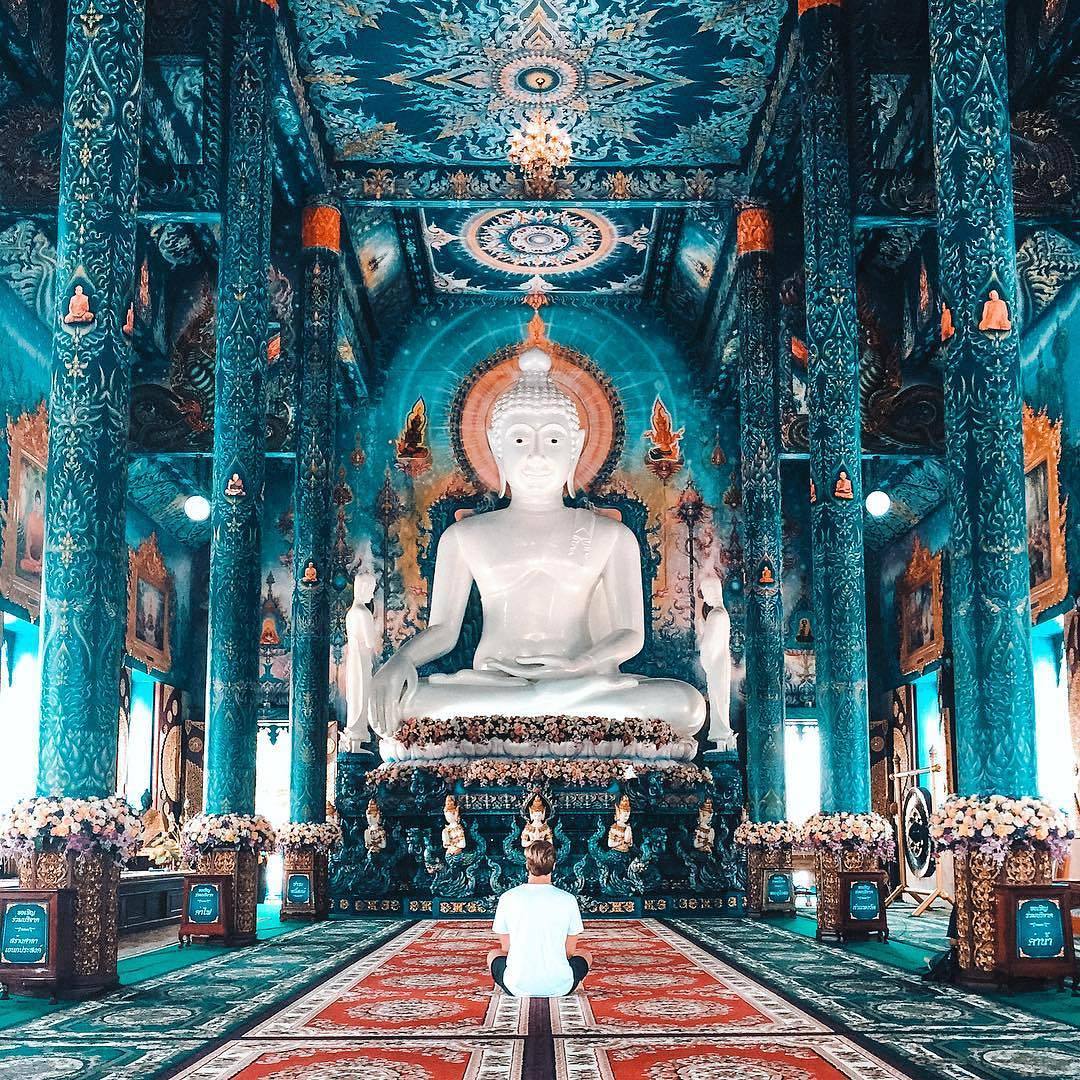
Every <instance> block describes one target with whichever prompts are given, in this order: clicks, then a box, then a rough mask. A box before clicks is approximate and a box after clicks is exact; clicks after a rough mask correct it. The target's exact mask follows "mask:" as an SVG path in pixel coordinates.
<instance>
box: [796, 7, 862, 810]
mask: <svg viewBox="0 0 1080 1080" xmlns="http://www.w3.org/2000/svg"><path fill="white" fill-rule="evenodd" d="M799 44H800V53H801V63H800V83H801V87H800V89H801V98H802V102H801V105H802V163H803V165H802V179H803V223H804V227H803V235H804V247H805V250H804V260H805V267H806V333H807V345H808V347H809V353H810V355H809V362H808V379H809V387H808V394H807V396H808V400H809V408H810V483H811V493H810V499H811V505H810V518H811V538H812V546H813V575H814V616H815V626H814V637H815V641H816V643H817V646H816V647H817V699H818V722H819V724H820V730H821V797H822V807H823V809H824V810H825V811H826V812H831V811H836V810H849V811H855V812H861V811H866V810H869V809H870V747H869V723H868V717H867V704H866V586H865V570H864V567H863V506H862V433H861V426H862V425H861V415H860V412H861V410H860V400H859V342H858V317H857V313H856V306H855V258H854V247H853V237H852V224H851V205H852V202H851V177H850V163H849V152H848V71H847V13H846V12H845V11H844V8H843V6H842V5H841V4H840V3H839V2H837V0H832V2H822V0H799Z"/></svg>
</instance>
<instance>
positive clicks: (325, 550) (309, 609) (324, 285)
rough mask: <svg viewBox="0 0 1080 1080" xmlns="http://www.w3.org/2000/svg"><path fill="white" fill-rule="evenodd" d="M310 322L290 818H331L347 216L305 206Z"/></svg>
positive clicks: (303, 392)
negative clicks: (334, 495) (338, 383)
mask: <svg viewBox="0 0 1080 1080" xmlns="http://www.w3.org/2000/svg"><path fill="white" fill-rule="evenodd" d="M302 235H303V242H304V327H303V339H302V345H301V354H300V408H299V418H298V422H297V436H296V446H297V450H296V482H295V486H294V488H293V492H294V496H293V498H294V515H293V521H294V525H293V576H294V580H295V582H296V584H295V585H294V587H293V600H292V687H291V690H292V693H291V697H290V710H291V713H290V721H291V724H290V727H291V732H292V758H291V766H290V776H289V803H290V810H289V816H290V818H291V819H292V820H293V821H323V820H324V819H325V817H326V732H327V725H328V722H329V703H330V597H329V594H328V592H327V589H328V587H329V584H330V544H331V533H332V529H333V516H332V513H331V511H332V506H331V503H330V478H331V472H332V466H333V458H332V454H333V446H334V429H335V409H336V405H337V399H336V395H335V385H334V363H335V358H336V356H337V320H338V301H339V295H340V291H341V267H340V259H341V256H340V252H341V215H340V212H339V211H338V210H337V209H336V208H334V207H332V206H313V207H309V208H308V209H306V210H305V211H304V219H303V229H302Z"/></svg>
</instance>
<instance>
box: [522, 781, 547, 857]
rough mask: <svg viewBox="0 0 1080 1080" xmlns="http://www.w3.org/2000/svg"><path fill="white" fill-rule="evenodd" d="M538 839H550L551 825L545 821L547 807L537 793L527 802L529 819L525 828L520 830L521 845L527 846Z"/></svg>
mask: <svg viewBox="0 0 1080 1080" xmlns="http://www.w3.org/2000/svg"><path fill="white" fill-rule="evenodd" d="M540 840H546V841H547V842H548V843H549V844H550V843H551V842H552V841H551V826H550V825H549V824H548V823H547V807H546V806H545V805H544V800H543V799H541V798H540V796H539V794H537V795H534V796H533V801H532V802H531V803H529V820H528V823H527V824H526V825H525V828H523V829H522V830H521V846H522V847H523V848H527V847H528V846H529V845H530V844H535V843H537V842H538V841H540Z"/></svg>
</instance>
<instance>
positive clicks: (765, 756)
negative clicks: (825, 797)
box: [736, 206, 787, 821]
mask: <svg viewBox="0 0 1080 1080" xmlns="http://www.w3.org/2000/svg"><path fill="white" fill-rule="evenodd" d="M736 254H737V259H738V261H737V264H736V273H737V281H738V290H739V349H740V352H741V358H740V366H739V413H740V418H741V419H740V438H741V446H740V456H741V461H742V490H743V553H744V554H743V565H744V567H745V574H746V760H747V768H746V771H747V791H748V795H749V808H750V817H751V818H752V819H753V820H754V821H779V820H782V819H783V818H784V817H785V816H786V807H787V803H786V798H785V789H784V629H783V627H784V615H783V602H782V600H781V597H780V568H781V565H782V563H783V547H782V544H783V538H782V531H781V526H780V414H779V402H778V398H777V385H776V379H777V372H778V370H779V369H778V366H777V359H778V358H777V344H778V341H779V338H778V334H779V328H778V324H777V306H776V305H777V295H776V281H775V271H774V266H773V221H772V215H771V214H770V213H769V211H768V210H766V209H763V208H761V207H756V206H748V207H745V208H743V209H742V210H740V211H739V214H738V221H737V246H736Z"/></svg>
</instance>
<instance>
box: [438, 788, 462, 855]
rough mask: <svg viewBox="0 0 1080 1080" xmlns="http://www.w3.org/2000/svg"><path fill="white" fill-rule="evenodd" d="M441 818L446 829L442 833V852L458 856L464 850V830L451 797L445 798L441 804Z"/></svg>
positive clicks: (455, 800) (456, 806)
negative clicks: (444, 821) (444, 819)
mask: <svg viewBox="0 0 1080 1080" xmlns="http://www.w3.org/2000/svg"><path fill="white" fill-rule="evenodd" d="M443 817H444V818H446V827H445V828H444V829H443V831H442V846H443V851H445V852H446V854H447V855H448V856H449V855H460V854H461V853H462V852H463V851H464V850H465V830H464V828H462V825H461V811H460V810H459V809H458V804H457V799H455V798H454V796H453V795H447V796H446V802H445V803H444V804H443Z"/></svg>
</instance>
